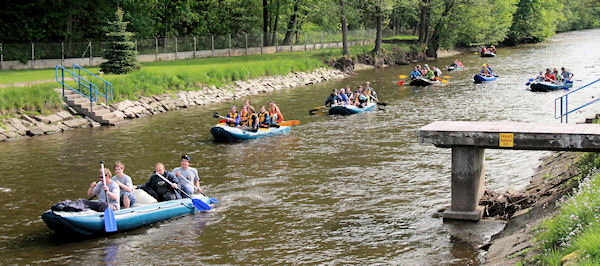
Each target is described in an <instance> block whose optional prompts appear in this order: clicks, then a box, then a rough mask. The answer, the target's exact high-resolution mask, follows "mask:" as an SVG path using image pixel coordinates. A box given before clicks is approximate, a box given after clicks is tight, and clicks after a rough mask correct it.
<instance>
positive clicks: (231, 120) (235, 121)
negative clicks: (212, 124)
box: [226, 105, 240, 127]
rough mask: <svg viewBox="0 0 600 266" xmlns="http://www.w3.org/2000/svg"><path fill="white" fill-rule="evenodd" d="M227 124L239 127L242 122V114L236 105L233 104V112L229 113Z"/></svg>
mask: <svg viewBox="0 0 600 266" xmlns="http://www.w3.org/2000/svg"><path fill="white" fill-rule="evenodd" d="M226 124H227V125H229V126H230V127H237V126H238V125H239V124H240V114H239V113H238V112H237V108H236V107H235V105H234V106H231V113H229V114H227V119H226Z"/></svg>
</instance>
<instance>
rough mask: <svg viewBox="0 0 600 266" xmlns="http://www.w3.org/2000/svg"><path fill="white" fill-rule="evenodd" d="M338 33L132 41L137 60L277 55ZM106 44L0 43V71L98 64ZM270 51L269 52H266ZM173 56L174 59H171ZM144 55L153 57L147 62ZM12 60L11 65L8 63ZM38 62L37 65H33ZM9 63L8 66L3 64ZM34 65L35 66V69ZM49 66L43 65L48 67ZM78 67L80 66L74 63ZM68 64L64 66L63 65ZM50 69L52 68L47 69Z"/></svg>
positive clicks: (327, 41)
mask: <svg viewBox="0 0 600 266" xmlns="http://www.w3.org/2000/svg"><path fill="white" fill-rule="evenodd" d="M375 34H376V32H375V30H352V31H348V42H349V43H350V45H361V44H363V45H364V44H366V43H370V42H372V41H373V40H374V39H375ZM397 34H399V33H398V32H395V31H390V30H386V31H383V36H384V37H386V36H393V35H397ZM341 42H342V32H341V31H335V32H302V31H299V32H296V33H294V34H292V35H290V36H286V35H285V34H284V33H280V32H276V33H242V34H230V35H214V36H212V35H211V36H185V37H175V36H173V37H156V38H153V39H135V40H134V43H135V49H136V51H137V53H138V58H140V59H141V56H146V57H145V59H144V60H141V61H149V60H153V61H158V60H174V59H175V60H176V59H185V58H198V57H208V56H211V57H215V56H233V55H248V54H262V53H273V52H275V53H277V52H289V51H301V50H313V49H324V48H333V47H341V46H342V44H341ZM107 47H108V42H104V41H87V42H54V43H0V69H9V68H17V67H18V66H19V64H15V63H14V62H15V61H18V62H21V63H22V64H21V66H20V67H18V68H41V67H43V65H44V64H43V63H44V62H41V61H40V60H44V59H55V60H61V61H60V62H61V63H60V64H61V65H64V64H65V60H69V59H78V60H80V61H81V60H86V61H87V60H89V63H88V62H86V63H84V64H86V65H94V64H99V63H101V61H102V59H101V57H102V55H103V54H104V51H105V50H106V48H107ZM266 48H270V49H266ZM172 54H174V56H172ZM148 55H154V57H153V58H152V57H150V58H151V59H148ZM11 61H12V62H11ZM36 61H38V62H36ZM9 62H10V63H11V64H10V65H9V64H7V63H9ZM36 63H37V66H36ZM48 64H49V63H46V65H48ZM78 64H81V63H78ZM67 65H68V63H67ZM50 67H53V66H50Z"/></svg>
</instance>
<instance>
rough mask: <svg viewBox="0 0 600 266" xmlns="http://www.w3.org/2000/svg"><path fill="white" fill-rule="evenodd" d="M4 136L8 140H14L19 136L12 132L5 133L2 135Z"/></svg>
mask: <svg viewBox="0 0 600 266" xmlns="http://www.w3.org/2000/svg"><path fill="white" fill-rule="evenodd" d="M2 134H4V135H5V136H7V137H8V138H11V139H14V138H17V137H18V136H19V134H17V132H14V131H5V132H4V133H2Z"/></svg>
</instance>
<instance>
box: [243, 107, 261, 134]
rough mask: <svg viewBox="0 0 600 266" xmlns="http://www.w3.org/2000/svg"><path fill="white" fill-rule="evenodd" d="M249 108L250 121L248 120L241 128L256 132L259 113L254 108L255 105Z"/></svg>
mask: <svg viewBox="0 0 600 266" xmlns="http://www.w3.org/2000/svg"><path fill="white" fill-rule="evenodd" d="M249 109H250V110H249V111H248V113H249V115H248V121H246V123H245V124H244V125H243V126H242V127H241V129H242V130H247V131H253V132H256V131H258V114H257V113H256V111H255V110H254V107H252V106H250V107H249Z"/></svg>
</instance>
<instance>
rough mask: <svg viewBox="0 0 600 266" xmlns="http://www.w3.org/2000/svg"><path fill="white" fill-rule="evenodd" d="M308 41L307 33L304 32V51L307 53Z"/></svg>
mask: <svg viewBox="0 0 600 266" xmlns="http://www.w3.org/2000/svg"><path fill="white" fill-rule="evenodd" d="M307 41H308V39H307V38H306V31H305V32H304V51H306V50H307V49H306V42H307Z"/></svg>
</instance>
